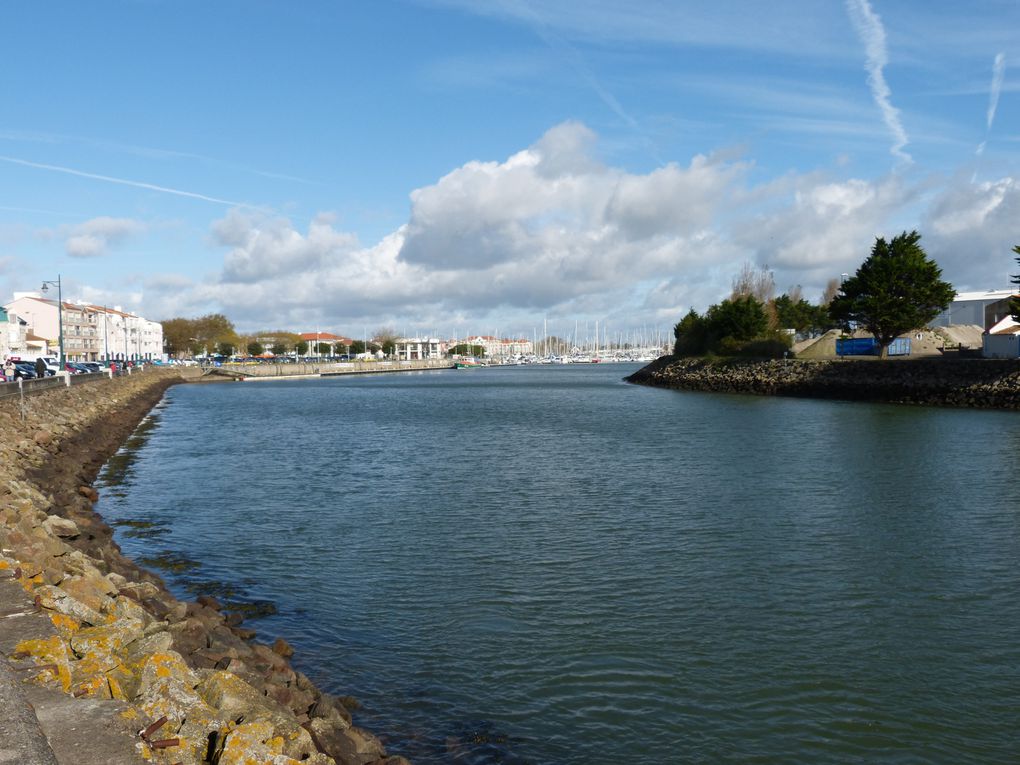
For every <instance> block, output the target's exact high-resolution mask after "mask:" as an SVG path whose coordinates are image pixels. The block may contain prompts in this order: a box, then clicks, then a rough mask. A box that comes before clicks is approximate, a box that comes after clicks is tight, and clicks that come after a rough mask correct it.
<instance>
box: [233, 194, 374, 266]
mask: <svg viewBox="0 0 1020 765" xmlns="http://www.w3.org/2000/svg"><path fill="white" fill-rule="evenodd" d="M213 236H214V238H215V239H216V241H217V243H218V244H221V245H226V246H230V247H232V249H231V251H230V252H229V253H228V254H227V257H226V260H225V261H224V268H223V275H222V281H224V282H255V281H259V280H262V279H269V278H273V277H285V276H288V275H293V274H300V273H304V272H307V271H312V270H316V269H318V268H322V267H323V266H325V265H326V264H327V263H328V262H329V261H330V260H335V259H338V258H343V257H344V256H345V255H346V254H347V253H349V252H351V251H352V250H354V249H355V248H356V247H357V238H356V237H354V236H353V235H351V234H345V233H342V232H338V231H336V230H335V229H334V228H333V227H332V225H331V224H330V221H329V219H328V218H316V219H315V220H314V221H312V223H311V225H310V226H309V229H308V233H307V234H306V235H301V234H299V233H298V232H296V231H295V230H294V229H293V228H292V227H291V224H290V222H289V221H288V220H287V219H286V218H264V217H261V216H253V215H251V214H248V213H244V212H241V211H240V210H232V211H231V212H230V213H229V214H228V215H227V217H226V218H223V219H222V220H219V221H217V222H216V223H215V224H214V225H213Z"/></svg>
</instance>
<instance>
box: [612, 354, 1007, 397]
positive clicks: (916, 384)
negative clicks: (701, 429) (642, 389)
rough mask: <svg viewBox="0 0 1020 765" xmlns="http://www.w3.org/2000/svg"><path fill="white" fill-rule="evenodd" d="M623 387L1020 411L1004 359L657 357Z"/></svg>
mask: <svg viewBox="0 0 1020 765" xmlns="http://www.w3.org/2000/svg"><path fill="white" fill-rule="evenodd" d="M627 380H628V381H629V382H633V383H638V384H642V385H651V386H656V387H663V388H673V389H676V390H695V391H708V392H715V393H751V394H757V395H769V396H801V397H809V398H830V399H845V400H853V401H880V402H889V403H901V404H922V405H929V406H959V407H974V408H981V409H1020V362H1017V361H1012V360H1003V359H952V360H950V359H941V358H935V359H897V360H887V361H878V360H871V359H868V360H863V359H862V360H801V359H790V360H771V361H754V360H747V359H701V358H674V357H672V356H663V357H662V358H660V359H658V360H656V361H653V362H652V363H651V364H649V365H648V366H646V367H643V368H642V369H640V370H638V371H637V372H635V373H634V374H632V375H630V376H629V377H628V378H627Z"/></svg>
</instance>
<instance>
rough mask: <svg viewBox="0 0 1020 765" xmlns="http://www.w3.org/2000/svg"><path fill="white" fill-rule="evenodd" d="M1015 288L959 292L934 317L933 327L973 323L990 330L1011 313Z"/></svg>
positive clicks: (931, 324)
mask: <svg viewBox="0 0 1020 765" xmlns="http://www.w3.org/2000/svg"><path fill="white" fill-rule="evenodd" d="M1014 294H1016V293H1014V292H1013V290H988V291H986V292H958V293H956V297H954V298H953V302H952V303H950V304H949V308H947V309H946V310H944V311H943V312H942V313H940V314H939V315H938V316H936V317H935V318H934V319H932V321H931V323H930V324H929V326H931V327H951V326H953V325H954V324H973V325H976V326H978V327H981V328H982V329H984V330H988V329H989V328H990V327H992V326H993V325H995V324H997V323H998V322H999V321H1001V320H1002V319H1003V318H1004V317H1006V316H1008V315H1009V301H1010V298H1012V297H1013V295H1014Z"/></svg>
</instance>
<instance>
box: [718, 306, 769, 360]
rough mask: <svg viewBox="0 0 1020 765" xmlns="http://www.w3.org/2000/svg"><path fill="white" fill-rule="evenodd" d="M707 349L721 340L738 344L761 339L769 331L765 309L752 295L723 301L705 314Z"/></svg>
mask: <svg viewBox="0 0 1020 765" xmlns="http://www.w3.org/2000/svg"><path fill="white" fill-rule="evenodd" d="M705 323H706V325H707V335H708V345H709V348H716V347H718V346H719V345H720V343H722V341H723V340H727V339H728V340H729V341H730V342H731V343H740V342H744V341H747V340H753V339H754V338H756V337H761V336H762V335H764V334H765V333H766V332H768V329H769V320H768V315H767V314H766V313H765V307H764V306H763V305H762V304H761V302H760V301H759V300H758V299H757V298H755V297H754V296H753V295H744V296H743V297H738V298H733V299H732V300H724V301H722V302H721V303H719V304H718V305H714V306H711V307H710V308H709V309H708V311H707V312H706V313H705Z"/></svg>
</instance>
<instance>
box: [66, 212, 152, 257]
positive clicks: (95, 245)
mask: <svg viewBox="0 0 1020 765" xmlns="http://www.w3.org/2000/svg"><path fill="white" fill-rule="evenodd" d="M143 230H145V224H143V223H141V222H140V221H136V220H132V219H131V218H110V217H106V216H102V217H99V218H92V219H91V220H88V221H85V222H84V223H80V224H78V225H77V226H71V227H66V228H64V229H62V230H61V231H62V233H63V235H64V236H65V237H66V238H65V240H64V249H65V250H66V251H67V254H68V255H70V256H71V257H72V258H95V257H100V256H102V255H106V254H107V252H109V248H110V247H111V246H116V245H120V244H122V243H124V242H125V241H126V240H127V239H128V238H129V237H131V236H132V235H134V234H137V233H139V232H141V231H143Z"/></svg>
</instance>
